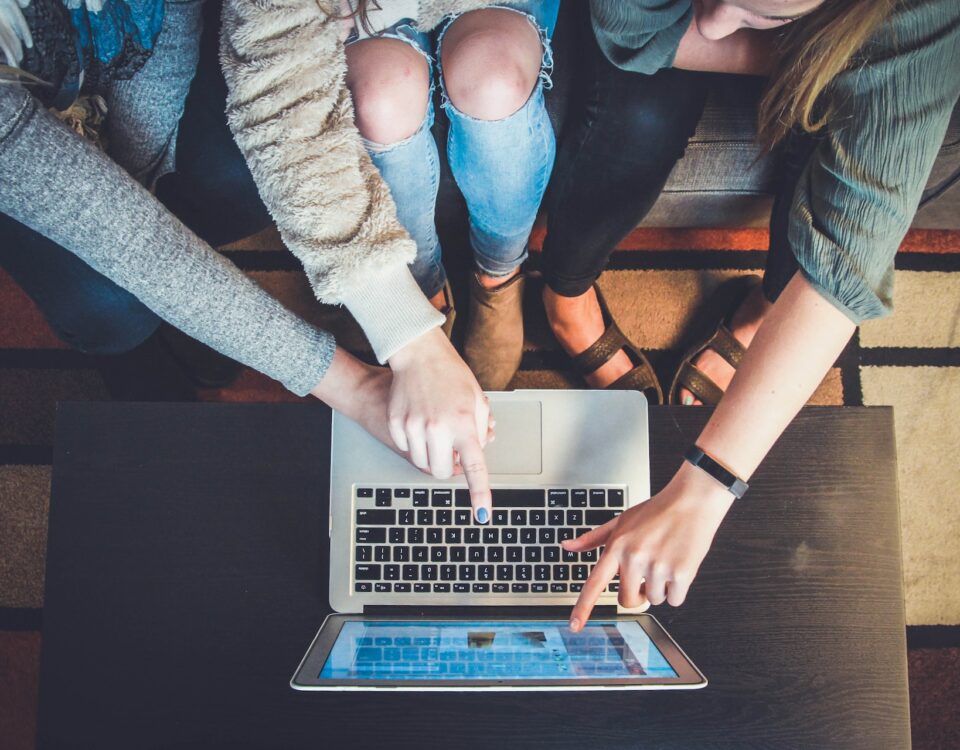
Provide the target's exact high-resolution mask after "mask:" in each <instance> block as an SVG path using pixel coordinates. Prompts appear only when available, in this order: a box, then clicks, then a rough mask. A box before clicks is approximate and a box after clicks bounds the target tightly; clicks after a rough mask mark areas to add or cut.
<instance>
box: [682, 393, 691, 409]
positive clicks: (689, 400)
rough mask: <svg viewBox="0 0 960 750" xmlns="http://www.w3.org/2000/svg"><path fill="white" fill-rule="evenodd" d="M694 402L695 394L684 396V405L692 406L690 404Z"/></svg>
mask: <svg viewBox="0 0 960 750" xmlns="http://www.w3.org/2000/svg"><path fill="white" fill-rule="evenodd" d="M692 403H693V396H691V395H690V394H689V393H688V394H687V395H686V396H684V397H683V405H684V406H690V404H692Z"/></svg>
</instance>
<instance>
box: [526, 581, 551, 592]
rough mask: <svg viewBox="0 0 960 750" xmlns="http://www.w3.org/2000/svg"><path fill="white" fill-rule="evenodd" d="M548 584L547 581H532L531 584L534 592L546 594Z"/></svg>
mask: <svg viewBox="0 0 960 750" xmlns="http://www.w3.org/2000/svg"><path fill="white" fill-rule="evenodd" d="M547 589H548V587H547V584H545V583H532V584H530V590H531V591H532V592H533V593H534V594H545V593H546V592H547Z"/></svg>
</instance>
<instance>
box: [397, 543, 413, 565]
mask: <svg viewBox="0 0 960 750" xmlns="http://www.w3.org/2000/svg"><path fill="white" fill-rule="evenodd" d="M409 559H410V548H409V547H405V546H397V547H394V548H393V561H394V562H407V561H408V560H409Z"/></svg>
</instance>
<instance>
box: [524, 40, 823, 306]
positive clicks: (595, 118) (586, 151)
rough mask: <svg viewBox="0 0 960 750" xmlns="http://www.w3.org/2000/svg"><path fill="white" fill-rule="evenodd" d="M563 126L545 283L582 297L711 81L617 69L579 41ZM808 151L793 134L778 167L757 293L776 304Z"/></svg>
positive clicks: (642, 207) (697, 112)
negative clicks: (579, 59)
mask: <svg viewBox="0 0 960 750" xmlns="http://www.w3.org/2000/svg"><path fill="white" fill-rule="evenodd" d="M582 49H584V50H585V51H586V52H585V60H584V64H583V66H582V68H581V70H580V77H579V78H578V80H577V81H576V82H575V84H574V85H575V87H576V88H577V89H578V90H579V91H578V92H576V94H575V96H576V99H577V101H576V102H575V104H574V105H573V112H572V114H571V122H570V125H569V127H568V128H567V132H566V134H565V136H564V138H563V140H562V141H561V144H560V149H559V153H558V156H557V165H556V168H555V170H554V176H553V183H552V185H551V188H550V192H549V193H548V199H547V222H548V232H547V237H546V239H545V241H544V246H543V266H544V274H545V276H546V282H547V284H548V285H549V286H550V288H551V289H552V290H553V291H554V292H556V293H557V294H560V295H563V296H567V297H575V296H579V295H581V294H583V293H584V292H586V291H587V290H588V289H589V288H590V286H591V285H592V284H593V283H594V282H595V281H596V279H597V277H598V276H599V275H600V274H601V272H602V271H603V269H604V267H605V266H606V264H607V260H608V259H609V257H610V254H611V253H612V252H613V250H614V248H615V247H616V246H617V244H618V243H619V242H620V241H621V240H623V238H624V237H626V236H627V234H629V233H630V231H632V230H633V229H634V228H635V227H636V226H637V224H639V223H640V221H641V220H642V219H643V217H644V216H646V215H647V213H648V212H649V210H650V208H651V207H652V206H653V204H654V203H655V202H656V200H657V198H658V197H659V195H660V192H661V191H662V190H663V186H664V183H665V182H666V180H667V177H668V176H669V175H670V171H671V170H672V169H673V166H674V164H676V162H677V161H678V160H679V159H680V157H682V156H683V153H684V149H685V148H686V145H687V141H688V140H689V139H690V136H691V135H693V132H694V130H695V129H696V126H697V122H698V121H699V119H700V116H701V114H702V112H703V106H704V102H705V100H706V96H707V92H708V90H709V86H710V84H711V81H712V79H713V78H714V76H713V75H712V74H709V73H696V72H691V71H685V70H679V69H675V68H667V69H664V70H661V71H659V72H658V73H656V74H654V75H643V74H640V73H631V72H627V71H624V70H621V69H620V68H617V67H616V66H615V65H613V64H612V63H611V62H609V61H608V60H607V58H606V57H605V56H604V55H603V53H602V52H601V51H600V49H599V48H598V47H597V45H596V42H595V41H594V40H593V35H592V34H590V35H589V39H586V40H584V43H583V45H582ZM814 145H815V143H814V142H813V140H812V139H810V138H802V139H801V138H793V139H790V142H789V143H788V144H787V146H786V148H784V149H783V150H784V155H785V158H783V159H781V160H780V164H779V167H778V175H777V177H778V186H777V195H776V199H775V202H774V211H773V215H772V217H771V224H770V230H771V231H770V237H771V239H770V252H769V254H768V259H767V270H766V274H765V277H764V292H765V295H766V296H767V297H768V298H769V299H770V300H771V301H772V300H774V299H776V298H777V297H778V296H779V294H780V292H781V291H782V290H783V288H784V287H785V286H786V285H787V282H789V281H790V279H791V278H792V277H793V275H794V273H795V272H796V270H797V263H796V260H795V259H794V257H793V253H792V252H790V250H789V245H788V242H787V224H788V218H789V212H790V206H791V203H792V200H793V193H794V190H795V188H796V185H797V181H798V179H799V177H800V174H801V172H802V170H803V167H804V165H805V163H806V161H807V159H808V158H809V156H810V154H811V152H812V148H813V146H814Z"/></svg>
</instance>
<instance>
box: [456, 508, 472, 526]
mask: <svg viewBox="0 0 960 750" xmlns="http://www.w3.org/2000/svg"><path fill="white" fill-rule="evenodd" d="M453 520H454V523H456V524H457V526H469V525H470V511H469V510H460V509H459V508H458V509H457V510H455V511H453Z"/></svg>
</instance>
